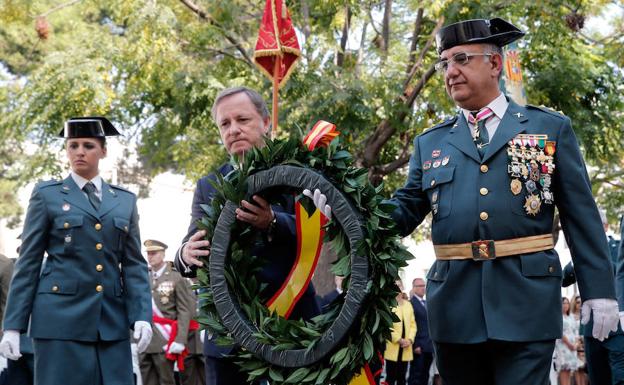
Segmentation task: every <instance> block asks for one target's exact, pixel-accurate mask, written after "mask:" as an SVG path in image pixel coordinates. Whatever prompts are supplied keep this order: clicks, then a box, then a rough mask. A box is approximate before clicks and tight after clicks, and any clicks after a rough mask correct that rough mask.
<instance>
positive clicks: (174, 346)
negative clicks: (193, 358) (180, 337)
mask: <svg viewBox="0 0 624 385" xmlns="http://www.w3.org/2000/svg"><path fill="white" fill-rule="evenodd" d="M163 350H164V351H167V345H165V346H163ZM183 351H184V344H181V343H178V342H172V343H171V346H169V353H171V354H180V353H182V352H183Z"/></svg>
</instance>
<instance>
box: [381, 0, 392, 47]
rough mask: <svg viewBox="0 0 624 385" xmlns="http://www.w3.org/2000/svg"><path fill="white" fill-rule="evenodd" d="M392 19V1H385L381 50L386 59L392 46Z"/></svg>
mask: <svg viewBox="0 0 624 385" xmlns="http://www.w3.org/2000/svg"><path fill="white" fill-rule="evenodd" d="M391 18H392V0H385V7H384V16H383V25H382V28H381V46H380V49H381V51H382V52H383V54H384V57H385V56H387V55H388V48H389V46H390V19H391Z"/></svg>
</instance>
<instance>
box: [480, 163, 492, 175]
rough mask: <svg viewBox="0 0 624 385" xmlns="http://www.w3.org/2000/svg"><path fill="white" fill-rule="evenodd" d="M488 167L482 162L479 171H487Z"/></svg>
mask: <svg viewBox="0 0 624 385" xmlns="http://www.w3.org/2000/svg"><path fill="white" fill-rule="evenodd" d="M489 169H490V168H489V167H488V166H487V164H482V165H481V172H483V173H486V172H488V170H489Z"/></svg>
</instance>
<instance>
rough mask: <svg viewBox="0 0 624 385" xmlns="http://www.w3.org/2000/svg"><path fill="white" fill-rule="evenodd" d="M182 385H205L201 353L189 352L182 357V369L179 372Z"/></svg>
mask: <svg viewBox="0 0 624 385" xmlns="http://www.w3.org/2000/svg"><path fill="white" fill-rule="evenodd" d="M180 379H181V380H180V383H181V384H182V385H205V384H206V371H205V369H204V356H203V355H201V354H189V355H188V356H186V358H185V359H184V371H183V372H180Z"/></svg>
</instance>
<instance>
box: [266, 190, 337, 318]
mask: <svg viewBox="0 0 624 385" xmlns="http://www.w3.org/2000/svg"><path fill="white" fill-rule="evenodd" d="M295 219H296V224H297V257H296V259H295V263H294V264H293V267H292V269H291V270H290V273H289V274H288V277H287V278H286V280H285V281H284V283H283V284H282V287H281V288H280V289H279V290H278V291H277V293H275V295H274V296H273V298H271V299H270V300H269V302H268V303H267V307H268V308H269V310H271V311H276V312H277V314H279V315H281V316H282V317H284V318H288V317H289V316H290V313H291V312H292V310H293V309H294V307H295V305H296V304H297V302H298V301H299V299H300V298H301V296H302V295H303V293H304V292H305V291H306V289H307V288H308V286H309V285H310V281H311V280H312V275H313V274H314V270H316V265H317V264H318V259H319V256H320V254H321V247H322V246H323V236H324V235H325V230H324V229H323V227H324V226H325V224H326V223H327V218H326V217H325V215H323V214H322V213H321V212H320V211H319V210H315V211H314V213H313V214H312V215H308V213H307V211H306V210H305V208H304V207H303V206H302V205H301V202H297V203H296V204H295Z"/></svg>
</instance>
